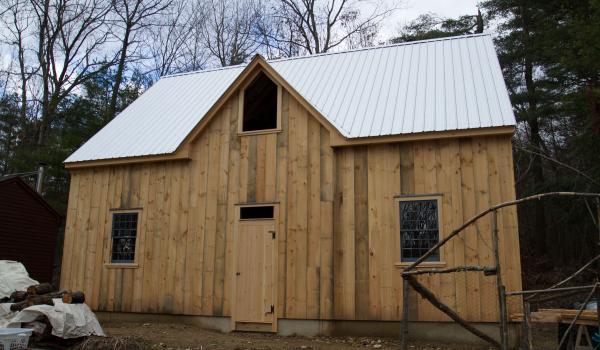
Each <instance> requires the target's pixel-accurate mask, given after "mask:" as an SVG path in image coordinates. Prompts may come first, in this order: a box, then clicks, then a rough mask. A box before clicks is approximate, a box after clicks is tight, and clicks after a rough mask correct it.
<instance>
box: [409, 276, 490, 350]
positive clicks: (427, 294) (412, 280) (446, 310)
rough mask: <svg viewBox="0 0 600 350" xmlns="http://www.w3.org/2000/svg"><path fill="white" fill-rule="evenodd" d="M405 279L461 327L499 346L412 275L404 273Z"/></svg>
mask: <svg viewBox="0 0 600 350" xmlns="http://www.w3.org/2000/svg"><path fill="white" fill-rule="evenodd" d="M404 278H405V279H406V281H407V282H408V283H409V284H410V285H411V287H413V289H414V290H415V291H416V292H417V293H419V294H420V295H421V296H422V297H423V298H425V299H427V300H428V301H429V302H430V303H431V305H433V306H435V307H436V308H437V309H439V310H440V311H442V312H443V313H445V314H446V315H448V317H450V318H451V319H453V320H454V321H455V322H456V323H458V324H459V325H461V326H462V327H463V328H465V329H466V330H468V331H469V332H471V333H473V334H474V335H476V336H478V337H479V338H481V339H483V340H485V341H486V342H488V343H490V344H492V345H493V346H495V347H497V348H500V343H499V342H497V341H496V340H495V339H493V338H492V337H490V336H488V335H487V334H485V333H483V332H481V331H480V330H479V329H477V328H475V327H473V326H471V325H470V324H469V323H468V322H467V321H466V320H464V319H463V318H462V317H460V315H459V314H457V313H456V312H455V311H454V310H452V309H451V308H450V307H449V306H448V305H446V304H444V303H442V302H441V301H440V300H439V299H438V298H437V297H436V296H435V295H434V294H433V293H431V292H430V291H429V290H428V289H427V288H426V287H425V286H424V285H422V284H421V283H419V281H417V279H416V278H415V277H414V276H410V275H406V276H405V277H404Z"/></svg>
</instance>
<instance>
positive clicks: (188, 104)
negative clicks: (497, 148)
mask: <svg viewBox="0 0 600 350" xmlns="http://www.w3.org/2000/svg"><path fill="white" fill-rule="evenodd" d="M268 64H269V65H270V66H271V67H272V68H273V69H274V70H275V71H276V72H277V73H278V74H279V75H280V76H281V77H282V78H283V79H285V81H286V82H287V83H288V84H289V85H290V86H292V87H293V88H294V89H295V90H296V92H297V93H299V94H300V95H301V96H302V97H303V98H304V99H305V100H306V101H307V102H308V103H310V104H311V105H312V106H313V107H314V108H315V109H316V110H317V111H318V112H319V113H321V114H322V116H324V117H325V118H326V119H327V120H328V121H329V122H330V123H331V124H332V125H333V126H334V127H335V128H336V129H338V130H339V132H340V133H341V134H342V135H343V136H344V137H346V138H348V139H353V138H364V137H377V136H387V135H403V134H416V133H421V132H435V131H451V130H466V129H478V128H489V127H500V126H512V125H515V117H514V114H513V111H512V107H511V104H510V100H509V97H508V93H507V90H506V85H505V83H504V80H503V77H502V71H501V69H500V65H499V62H498V58H497V56H496V52H495V50H494V46H493V42H492V39H491V36H490V35H489V34H479V35H468V36H458V37H449V38H442V39H434V40H425V41H415V42H410V43H402V44H396V45H387V46H377V47H370V48H364V49H358V50H353V51H346V52H335V53H325V54H319V55H312V56H302V57H294V58H287V59H280V60H272V61H268ZM245 66H246V65H245V64H244V65H239V66H234V67H226V68H219V69H212V70H204V71H198V72H192V73H183V74H177V75H171V76H165V77H163V78H161V79H160V80H159V81H158V82H157V83H156V84H154V85H153V86H152V87H151V88H150V89H148V90H147V91H146V92H145V93H144V94H143V95H142V96H140V97H139V98H138V99H137V100H135V101H134V102H133V103H132V104H131V105H130V106H129V107H127V108H126V109H125V110H124V111H123V112H121V113H120V114H119V115H118V116H117V117H116V118H115V119H114V120H112V121H111V122H110V123H109V124H108V125H106V126H105V127H104V128H103V129H102V130H100V131H99V132H98V133H97V134H96V135H94V136H93V137H92V138H91V139H90V140H89V141H88V142H86V143H85V144H84V145H83V146H81V147H80V148H79V149H78V150H77V151H76V152H75V153H73V154H72V155H71V156H70V157H69V158H67V160H66V161H65V162H67V163H69V162H80V161H89V160H100V159H114V158H124V157H139V156H149V155H161V154H170V153H173V152H174V151H176V150H177V148H178V146H179V145H180V144H181V143H182V142H183V140H184V139H185V138H186V136H187V135H188V134H189V133H190V132H191V131H192V130H193V129H194V127H195V126H196V125H197V124H198V123H199V122H200V121H201V120H202V118H204V117H205V115H206V114H207V112H208V111H209V110H210V109H211V107H212V106H213V105H214V104H215V103H216V102H217V100H218V99H219V98H220V97H221V96H222V95H223V94H224V93H225V91H226V90H227V89H228V87H229V86H230V85H231V84H233V83H234V82H235V81H236V78H238V76H239V75H240V73H241V72H242V71H243V70H244V68H245Z"/></svg>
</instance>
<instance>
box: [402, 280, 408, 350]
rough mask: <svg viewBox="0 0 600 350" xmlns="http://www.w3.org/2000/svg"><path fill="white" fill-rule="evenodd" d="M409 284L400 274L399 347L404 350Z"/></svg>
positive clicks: (406, 340) (406, 336)
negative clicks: (400, 319)
mask: <svg viewBox="0 0 600 350" xmlns="http://www.w3.org/2000/svg"><path fill="white" fill-rule="evenodd" d="M409 288H410V286H409V284H408V281H407V280H406V278H405V277H404V276H402V325H401V326H400V349H401V350H406V349H407V347H408V293H409Z"/></svg>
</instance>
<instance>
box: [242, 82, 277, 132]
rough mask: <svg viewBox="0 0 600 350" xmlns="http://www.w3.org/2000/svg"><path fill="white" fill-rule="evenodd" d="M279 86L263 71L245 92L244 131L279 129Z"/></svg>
mask: <svg viewBox="0 0 600 350" xmlns="http://www.w3.org/2000/svg"><path fill="white" fill-rule="evenodd" d="M277 90H278V86H277V84H275V83H274V82H273V81H272V80H271V79H269V77H267V75H266V74H265V73H263V72H260V73H258V75H257V76H256V77H255V78H254V80H252V82H251V83H250V84H249V85H248V86H246V88H245V89H244V92H243V94H244V95H243V100H244V102H243V106H244V112H243V122H242V132H248V131H260V130H271V129H277V127H278V125H277V98H278V97H277V94H278V91H277Z"/></svg>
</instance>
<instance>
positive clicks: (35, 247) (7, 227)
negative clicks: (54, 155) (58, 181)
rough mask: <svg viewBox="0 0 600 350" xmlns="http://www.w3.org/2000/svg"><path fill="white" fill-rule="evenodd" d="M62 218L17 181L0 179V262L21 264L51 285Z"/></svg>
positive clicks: (12, 178)
mask: <svg viewBox="0 0 600 350" xmlns="http://www.w3.org/2000/svg"><path fill="white" fill-rule="evenodd" d="M61 222H62V217H61V215H60V214H58V213H57V212H56V211H55V210H54V209H53V208H52V207H51V206H50V205H49V204H48V203H47V202H46V201H45V200H44V199H43V198H42V196H40V195H39V194H38V193H37V192H35V191H34V190H33V189H32V188H31V187H30V186H29V185H28V184H27V183H25V182H24V181H23V180H22V179H21V178H19V177H16V176H15V177H8V178H0V259H1V260H15V261H19V262H21V263H23V265H25V267H26V268H27V271H28V272H29V275H30V276H31V277H32V278H34V279H37V280H38V281H43V282H51V281H52V275H53V271H54V256H55V249H56V240H57V237H58V231H59V228H60V225H61Z"/></svg>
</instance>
